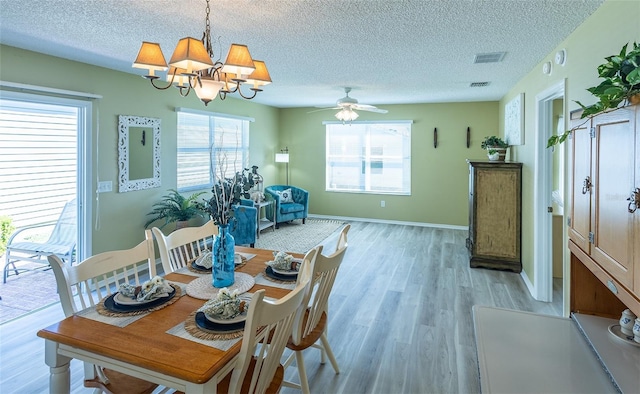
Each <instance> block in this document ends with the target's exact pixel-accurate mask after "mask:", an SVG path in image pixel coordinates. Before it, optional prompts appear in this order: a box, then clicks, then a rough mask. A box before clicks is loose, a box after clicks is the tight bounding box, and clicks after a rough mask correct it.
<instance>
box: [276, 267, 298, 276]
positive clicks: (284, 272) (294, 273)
mask: <svg viewBox="0 0 640 394" xmlns="http://www.w3.org/2000/svg"><path fill="white" fill-rule="evenodd" d="M271 269H272V270H273V272H275V273H276V274H280V275H286V276H296V277H297V276H298V270H281V269H278V268H273V267H271Z"/></svg>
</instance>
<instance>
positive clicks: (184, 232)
mask: <svg viewBox="0 0 640 394" xmlns="http://www.w3.org/2000/svg"><path fill="white" fill-rule="evenodd" d="M152 231H153V235H154V236H155V238H156V243H157V244H158V252H159V253H160V260H161V261H162V269H163V270H164V273H165V274H168V273H170V272H174V271H177V270H179V269H180V268H183V267H185V266H186V265H187V264H189V263H190V262H191V261H193V259H195V258H197V257H198V256H200V255H201V254H203V253H205V252H207V250H209V248H211V247H212V245H213V238H214V237H215V236H216V235H218V227H217V226H216V225H215V224H214V223H213V221H212V220H209V221H208V222H206V223H205V224H203V225H202V226H200V227H184V228H181V229H179V230H175V231H174V232H172V233H171V234H169V235H164V234H163V233H162V230H160V229H159V228H157V227H154V228H153V229H152Z"/></svg>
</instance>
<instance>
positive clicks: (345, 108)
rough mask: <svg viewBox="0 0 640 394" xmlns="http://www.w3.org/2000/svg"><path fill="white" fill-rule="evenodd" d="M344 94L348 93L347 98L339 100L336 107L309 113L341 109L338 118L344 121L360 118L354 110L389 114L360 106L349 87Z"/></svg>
mask: <svg viewBox="0 0 640 394" xmlns="http://www.w3.org/2000/svg"><path fill="white" fill-rule="evenodd" d="M344 92H345V93H346V96H344V97H343V98H341V99H339V100H338V101H337V102H336V106H335V107H326V108H322V109H317V110H315V111H309V112H308V113H312V112H318V111H324V110H327V109H339V110H340V111H339V112H338V113H337V114H336V118H338V119H339V120H342V121H346V120H348V121H352V120H355V119H356V118H357V117H358V114H357V113H356V112H355V111H354V110H358V111H368V112H376V113H379V114H386V113H387V112H389V111H387V110H386V109H380V108H378V107H375V106H373V105H368V104H358V100H356V99H354V98H353V97H350V96H349V92H351V88H349V87H346V88H344Z"/></svg>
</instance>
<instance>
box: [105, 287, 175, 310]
mask: <svg viewBox="0 0 640 394" xmlns="http://www.w3.org/2000/svg"><path fill="white" fill-rule="evenodd" d="M173 292H174V293H175V290H174V291H173ZM169 296H170V294H169V295H167V297H169ZM161 298H163V297H161ZM158 299H159V298H154V299H151V300H144V301H138V300H134V299H133V298H131V297H127V296H126V295H123V294H122V293H120V292H117V293H116V294H114V295H113V302H115V303H116V304H118V305H127V306H129V305H144V304H148V303H150V302H154V301H156V300H158Z"/></svg>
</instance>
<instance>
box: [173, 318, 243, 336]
mask: <svg viewBox="0 0 640 394" xmlns="http://www.w3.org/2000/svg"><path fill="white" fill-rule="evenodd" d="M197 313H198V311H197V310H195V311H193V312H191V313H190V314H189V316H188V317H187V320H185V322H184V330H185V331H186V332H188V333H189V335H191V336H193V337H195V338H198V339H204V340H208V341H213V340H218V341H224V340H228V339H236V338H240V337H242V334H243V333H244V329H243V328H240V329H238V330H236V331H224V332H218V331H212V330H207V329H204V328H201V327H200V326H198V323H196V314H197Z"/></svg>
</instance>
